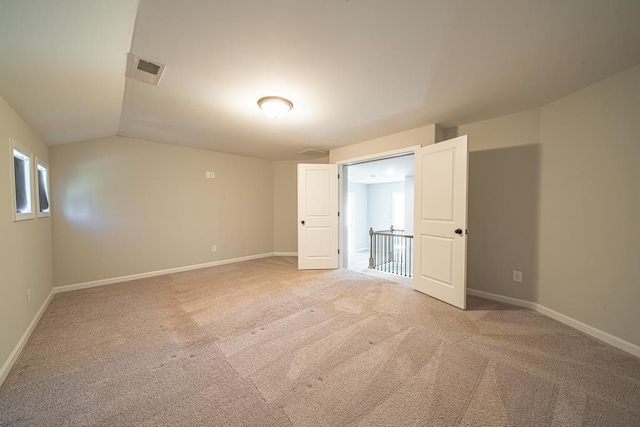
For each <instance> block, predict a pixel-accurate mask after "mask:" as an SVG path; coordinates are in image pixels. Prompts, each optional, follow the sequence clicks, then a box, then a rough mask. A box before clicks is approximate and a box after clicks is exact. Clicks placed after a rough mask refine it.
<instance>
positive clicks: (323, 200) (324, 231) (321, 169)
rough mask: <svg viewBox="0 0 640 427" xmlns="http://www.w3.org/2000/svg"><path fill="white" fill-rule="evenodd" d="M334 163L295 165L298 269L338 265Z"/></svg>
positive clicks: (334, 266)
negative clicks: (296, 177)
mask: <svg viewBox="0 0 640 427" xmlns="http://www.w3.org/2000/svg"><path fill="white" fill-rule="evenodd" d="M338 266H339V259H338V165H326V164H299V165H298V269H299V270H319V269H330V268H338Z"/></svg>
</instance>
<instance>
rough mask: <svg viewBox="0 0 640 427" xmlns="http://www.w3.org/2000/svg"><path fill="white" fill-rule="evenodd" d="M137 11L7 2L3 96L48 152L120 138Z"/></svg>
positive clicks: (1, 43) (2, 2) (2, 30)
mask: <svg viewBox="0 0 640 427" xmlns="http://www.w3.org/2000/svg"><path fill="white" fill-rule="evenodd" d="M137 5H138V2H137V1H131V0H109V1H86V0H74V1H69V0H62V1H58V0H0V95H2V96H3V97H4V99H5V100H6V101H7V102H8V103H9V104H10V105H11V106H12V107H13V108H14V109H15V110H16V111H17V112H18V114H20V115H21V116H22V118H23V119H24V120H25V121H26V122H27V123H28V124H29V125H30V126H31V127H32V128H33V129H34V130H35V131H36V132H38V133H39V134H40V136H42V137H43V138H44V140H45V141H46V142H47V143H48V144H50V145H55V144H64V143H68V142H76V141H83V140H87V139H93V138H100V137H104V136H110V135H115V134H116V133H117V131H118V126H119V124H120V118H121V115H122V99H123V96H124V86H125V79H124V77H123V76H124V71H125V65H126V58H127V57H126V54H127V52H128V51H129V49H130V46H131V35H132V33H133V26H134V22H135V17H136V11H137Z"/></svg>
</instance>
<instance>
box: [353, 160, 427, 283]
mask: <svg viewBox="0 0 640 427" xmlns="http://www.w3.org/2000/svg"><path fill="white" fill-rule="evenodd" d="M342 174H343V176H344V177H345V178H346V180H345V181H346V188H345V187H343V189H344V190H345V192H346V197H345V198H343V200H344V208H345V214H346V215H345V216H346V218H345V221H344V223H343V224H344V226H345V227H346V229H345V240H346V241H345V240H343V242H344V243H345V244H344V246H343V247H344V248H346V249H347V250H348V253H347V257H346V261H347V262H346V267H347V268H349V269H350V270H354V271H358V272H361V273H366V274H373V275H376V276H381V277H384V278H386V279H388V280H394V281H398V282H400V283H406V284H411V282H412V280H411V277H412V251H411V250H412V238H413V196H414V155H413V154H404V155H400V156H395V157H389V158H384V159H376V160H371V161H365V162H359V163H353V164H349V165H347V166H344V168H343V170H342ZM409 236H410V237H409Z"/></svg>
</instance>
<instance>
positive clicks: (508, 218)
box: [445, 109, 540, 301]
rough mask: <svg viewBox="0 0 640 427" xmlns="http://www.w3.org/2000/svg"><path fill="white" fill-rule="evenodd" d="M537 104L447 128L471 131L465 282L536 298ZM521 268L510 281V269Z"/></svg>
mask: <svg viewBox="0 0 640 427" xmlns="http://www.w3.org/2000/svg"><path fill="white" fill-rule="evenodd" d="M539 129H540V110H539V109H534V110H529V111H524V112H521V113H516V114H510V115H508V116H503V117H498V118H495V119H491V120H484V121H481V122H477V123H471V124H468V125H464V126H460V127H458V128H450V129H446V130H445V137H446V138H447V139H449V138H454V137H456V136H459V135H469V192H468V201H469V202H468V203H469V204H468V213H469V223H468V225H469V237H468V246H467V285H468V287H470V288H472V289H477V290H481V291H485V292H491V293H495V294H499V295H505V296H508V297H512V298H519V299H524V300H528V301H536V295H537V286H538V284H537V279H536V278H537V267H538V265H537V258H538V245H537V236H538V205H539V202H538V187H539V180H540V177H539V174H540V172H539V169H540V145H539V139H540V137H539ZM513 270H518V271H522V273H523V282H522V283H514V282H513V280H512V271H513Z"/></svg>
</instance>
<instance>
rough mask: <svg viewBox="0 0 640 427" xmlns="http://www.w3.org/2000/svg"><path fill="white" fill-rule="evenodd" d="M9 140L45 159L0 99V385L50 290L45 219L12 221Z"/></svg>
mask: <svg viewBox="0 0 640 427" xmlns="http://www.w3.org/2000/svg"><path fill="white" fill-rule="evenodd" d="M10 138H14V139H15V140H17V141H18V142H19V143H20V144H22V145H23V146H25V147H26V148H28V149H29V150H31V151H32V152H33V154H34V156H38V157H40V158H41V159H42V160H44V161H45V162H48V161H49V149H48V147H47V146H46V144H45V143H44V142H43V141H42V140H41V139H40V137H39V136H38V135H36V133H35V132H34V131H33V130H32V129H31V128H29V126H28V125H27V124H26V123H25V122H24V121H23V120H22V119H21V118H20V116H18V114H17V113H16V112H15V111H14V110H13V108H11V106H9V104H7V102H6V101H5V100H4V98H2V97H0V177H2V184H1V185H0V207H1V209H0V236H2V237H1V238H0V272H1V273H0V325H2V326H1V327H0V384H1V383H2V381H3V380H4V377H5V376H6V374H8V372H9V368H10V365H11V363H10V362H11V361H10V360H9V359H10V355H11V353H12V352H13V351H14V349H15V348H16V346H17V345H18V343H19V342H20V339H21V337H22V336H23V334H24V333H25V332H26V331H27V330H28V327H29V324H30V323H31V322H32V321H33V320H34V319H35V318H36V314H37V313H38V310H39V309H40V308H41V307H42V306H43V304H44V302H45V301H46V300H47V297H48V296H49V294H50V292H51V290H52V288H53V274H52V257H51V218H35V219H31V220H26V221H20V222H13V201H12V193H11V181H10V177H11V162H13V153H12V151H11V145H10V143H9V139H10ZM51 175H55V172H54V171H51ZM53 212H54V214H55V207H54V208H53ZM27 289H31V296H32V299H31V303H27Z"/></svg>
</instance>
